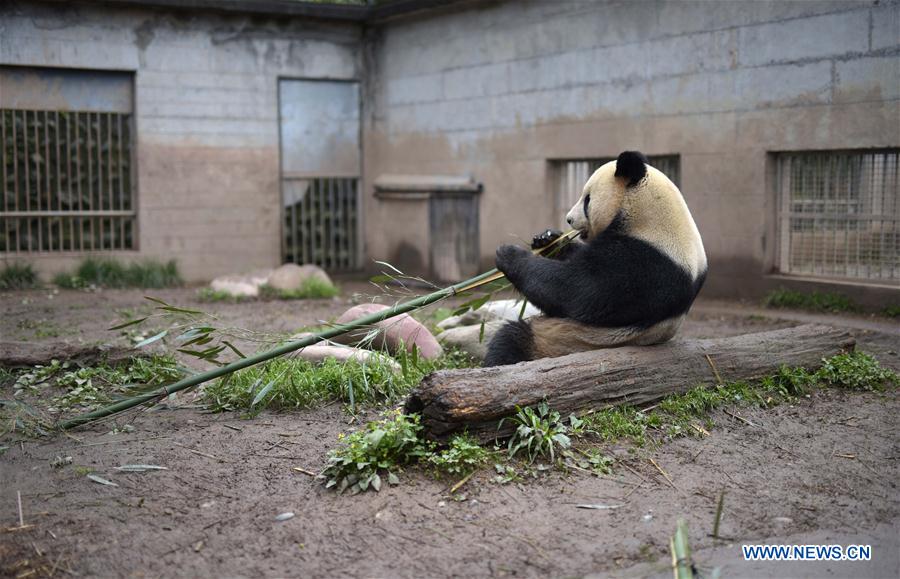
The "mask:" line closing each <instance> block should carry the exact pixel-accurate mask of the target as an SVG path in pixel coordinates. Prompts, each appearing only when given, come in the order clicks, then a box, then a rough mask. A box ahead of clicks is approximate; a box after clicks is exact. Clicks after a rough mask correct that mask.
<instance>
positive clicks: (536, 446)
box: [500, 401, 572, 462]
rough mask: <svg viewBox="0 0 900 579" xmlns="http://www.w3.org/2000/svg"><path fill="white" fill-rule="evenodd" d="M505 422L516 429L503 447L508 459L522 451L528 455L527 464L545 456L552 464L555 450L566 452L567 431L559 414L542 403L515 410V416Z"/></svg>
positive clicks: (568, 441)
mask: <svg viewBox="0 0 900 579" xmlns="http://www.w3.org/2000/svg"><path fill="white" fill-rule="evenodd" d="M505 420H506V419H504V420H502V421H501V422H500V424H501V425H502V424H503V422H504V421H505ZM509 420H510V421H512V422H513V423H514V424H516V425H517V426H516V431H515V433H513V435H512V436H511V437H510V439H509V444H508V446H507V450H508V452H509V456H510V457H514V456H515V455H516V454H518V453H519V452H520V451H523V450H524V451H525V453H526V454H527V455H528V462H534V459H535V458H537V457H540V456H549V457H550V460H551V462H552V461H554V460H556V451H557V449H567V448H569V447H570V446H571V444H572V442H571V440H570V439H569V436H568V434H567V433H568V428H567V427H566V425H565V424H564V423H563V422H562V421H561V420H560V415H559V412H557V411H555V410H551V409H550V407H549V406H548V405H547V402H546V401H542V402H541V403H540V404H538V405H537V407H536V408H532V407H530V406H529V407H526V408H519V407H516V414H515V415H514V416H512V417H511V418H509Z"/></svg>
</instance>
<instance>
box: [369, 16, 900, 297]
mask: <svg viewBox="0 0 900 579" xmlns="http://www.w3.org/2000/svg"><path fill="white" fill-rule="evenodd" d="M898 42H900V4H898V2H897V1H885V0H882V1H880V2H860V1H824V2H823V1H811V0H804V1H793V2H791V1H778V2H775V1H771V2H770V1H757V2H691V1H687V2H672V1H654V2H651V1H647V2H625V1H621V2H619V1H600V0H597V1H565V2H556V1H553V0H543V1H541V0H528V1H515V2H513V1H509V2H487V3H486V2H472V3H468V4H463V5H462V6H459V7H456V8H452V9H446V10H444V11H435V12H431V13H428V14H425V15H422V16H419V17H416V18H410V17H408V18H404V19H402V20H396V21H394V22H388V23H386V24H385V25H384V26H382V27H380V28H379V29H377V30H375V31H373V32H372V33H371V36H370V38H369V41H368V44H367V67H368V70H367V77H368V79H369V85H368V87H367V88H368V96H369V97H370V99H371V100H370V101H369V107H368V110H367V116H366V131H365V144H364V151H365V169H366V171H365V174H366V179H367V186H366V187H365V188H364V191H365V193H366V210H367V236H366V237H367V240H368V255H369V257H370V258H375V259H388V260H390V259H392V258H394V255H392V253H393V252H395V250H396V248H397V247H398V246H399V245H400V244H401V242H402V241H403V237H404V230H403V229H401V228H389V227H385V224H386V223H391V218H390V210H391V207H390V206H389V205H387V204H385V203H380V202H378V201H377V200H376V199H375V198H373V197H372V195H371V194H372V187H371V180H372V179H374V178H376V177H377V176H378V175H380V174H383V173H400V174H404V173H406V174H429V173H431V174H472V175H474V177H475V178H476V179H477V180H479V181H482V182H483V183H484V185H485V188H484V193H483V198H482V204H481V252H482V254H483V257H484V261H485V263H484V266H485V267H487V266H488V265H490V264H491V262H492V261H493V252H494V249H495V248H496V247H497V245H499V244H501V243H504V242H510V241H514V240H517V239H521V238H525V239H530V237H531V235H532V234H533V233H535V232H537V231H539V230H540V229H542V228H545V227H547V226H548V225H551V224H552V223H551V219H552V217H551V216H552V208H553V199H552V197H551V195H550V191H549V188H548V185H547V171H548V163H547V160H548V159H555V158H556V159H558V158H583V157H608V156H615V155H617V154H618V153H619V152H621V151H622V150H625V149H638V150H641V151H643V152H644V153H647V154H673V153H676V154H679V155H681V175H682V190H683V192H684V194H685V196H686V198H687V201H688V204H689V206H690V207H691V209H692V211H693V213H694V216H695V219H696V220H697V222H698V225H699V227H700V230H701V233H702V234H703V237H704V241H705V243H706V248H707V253H708V255H709V258H710V267H711V274H710V278H709V280H708V282H707V289H706V294H707V295H715V294H719V295H723V294H724V295H729V296H735V295H745V296H755V295H758V294H759V293H760V292H763V291H765V290H766V289H768V288H770V287H772V286H773V285H775V284H779V283H781V282H780V281H779V280H775V279H772V278H771V277H766V276H765V275H764V274H766V273H768V272H769V271H771V264H772V256H771V255H770V253H771V251H772V247H773V241H774V230H772V229H770V228H771V221H772V212H773V208H772V191H771V187H770V185H769V183H770V181H769V179H768V178H767V170H768V164H769V161H768V157H767V153H768V152H771V151H782V150H804V149H838V148H858V147H885V146H893V147H896V146H900V47H898ZM555 225H560V224H555ZM816 285H819V284H816ZM819 289H821V288H819ZM851 291H852V290H851ZM890 291H893V294H892V295H893V296H894V298H896V291H895V290H890ZM876 293H877V292H876ZM859 295H861V296H863V297H866V296H868V295H869V294H868V293H865V292H864V291H860V292H859ZM894 301H896V300H894Z"/></svg>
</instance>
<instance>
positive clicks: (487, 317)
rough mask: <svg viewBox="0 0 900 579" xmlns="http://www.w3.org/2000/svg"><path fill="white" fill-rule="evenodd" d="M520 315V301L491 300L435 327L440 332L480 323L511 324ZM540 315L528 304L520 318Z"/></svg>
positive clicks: (538, 311)
mask: <svg viewBox="0 0 900 579" xmlns="http://www.w3.org/2000/svg"><path fill="white" fill-rule="evenodd" d="M520 313H522V301H521V300H512V299H510V300H493V301H490V302H487V303H486V304H484V305H483V306H481V307H480V308H478V309H477V310H469V311H468V312H466V313H464V314H461V315H458V316H450V317H449V318H447V319H445V320H441V321H440V322H439V323H438V325H437V327H438V328H440V329H442V330H449V329H450V328H459V327H461V326H472V325H476V324H477V325H481V322H490V321H493V320H507V321H510V322H511V321H514V320H518V319H519V314H520ZM540 313H541V310H539V309H537V308H536V307H534V306H533V305H531V304H528V305H526V306H525V315H524V316H522V318H523V319H528V318H530V317H532V316H536V315H539V314H540Z"/></svg>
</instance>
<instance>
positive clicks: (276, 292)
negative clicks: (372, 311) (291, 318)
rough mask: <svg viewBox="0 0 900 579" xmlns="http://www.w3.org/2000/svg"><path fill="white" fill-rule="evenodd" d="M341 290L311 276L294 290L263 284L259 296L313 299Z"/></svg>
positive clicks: (281, 298) (328, 295)
mask: <svg viewBox="0 0 900 579" xmlns="http://www.w3.org/2000/svg"><path fill="white" fill-rule="evenodd" d="M338 293H340V292H339V290H338V288H337V287H335V286H334V285H332V284H330V283H328V282H327V281H325V280H322V279H319V278H316V277H311V278H308V279H306V280H304V281H303V283H302V284H300V287H299V288H297V289H294V290H280V289H275V288H273V287H272V286H270V285H262V286H260V288H259V296H260V297H261V298H266V299H278V300H311V299H324V298H333V297H334V296H336V295H338Z"/></svg>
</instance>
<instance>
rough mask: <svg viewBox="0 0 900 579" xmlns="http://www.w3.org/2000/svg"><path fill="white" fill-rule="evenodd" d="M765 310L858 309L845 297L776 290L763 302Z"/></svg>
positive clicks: (835, 310) (831, 310)
mask: <svg viewBox="0 0 900 579" xmlns="http://www.w3.org/2000/svg"><path fill="white" fill-rule="evenodd" d="M763 305H764V306H766V307H767V308H794V309H800V310H810V311H814V312H832V313H840V312H855V311H857V310H859V307H858V306H857V305H856V304H855V303H854V302H853V301H852V300H851V299H850V298H848V297H847V296H845V295H843V294H838V293H828V292H816V291H814V292H811V293H805V292H798V291H794V290H789V289H784V288H781V289H777V290H774V291H772V292H770V293H769V295H767V296H766V298H765V299H764V300H763Z"/></svg>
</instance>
